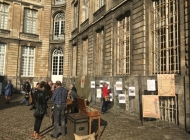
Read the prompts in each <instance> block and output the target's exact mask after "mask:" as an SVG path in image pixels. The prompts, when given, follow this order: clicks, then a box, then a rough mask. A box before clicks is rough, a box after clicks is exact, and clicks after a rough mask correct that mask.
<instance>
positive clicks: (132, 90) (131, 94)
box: [129, 87, 135, 96]
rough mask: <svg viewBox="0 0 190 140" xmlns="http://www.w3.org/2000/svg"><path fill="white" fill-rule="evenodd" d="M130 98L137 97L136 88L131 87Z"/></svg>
mask: <svg viewBox="0 0 190 140" xmlns="http://www.w3.org/2000/svg"><path fill="white" fill-rule="evenodd" d="M129 96H135V87H129Z"/></svg>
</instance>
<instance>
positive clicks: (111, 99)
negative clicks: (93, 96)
mask: <svg viewBox="0 0 190 140" xmlns="http://www.w3.org/2000/svg"><path fill="white" fill-rule="evenodd" d="M110 101H111V102H112V101H113V94H112V93H110Z"/></svg>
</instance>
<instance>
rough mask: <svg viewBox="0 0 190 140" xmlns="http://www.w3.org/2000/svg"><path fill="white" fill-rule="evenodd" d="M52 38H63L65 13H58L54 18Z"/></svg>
mask: <svg viewBox="0 0 190 140" xmlns="http://www.w3.org/2000/svg"><path fill="white" fill-rule="evenodd" d="M53 39H54V40H58V39H62V40H63V39H65V14H64V13H58V14H57V15H56V16H55V18H54V36H53Z"/></svg>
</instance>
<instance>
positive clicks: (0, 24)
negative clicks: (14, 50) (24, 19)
mask: <svg viewBox="0 0 190 140" xmlns="http://www.w3.org/2000/svg"><path fill="white" fill-rule="evenodd" d="M7 22H8V5H7V4H2V3H1V4H0V28H1V29H7Z"/></svg>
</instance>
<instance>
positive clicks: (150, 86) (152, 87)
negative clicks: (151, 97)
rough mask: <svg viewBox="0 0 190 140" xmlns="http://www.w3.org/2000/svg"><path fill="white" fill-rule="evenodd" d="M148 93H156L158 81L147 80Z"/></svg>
mask: <svg viewBox="0 0 190 140" xmlns="http://www.w3.org/2000/svg"><path fill="white" fill-rule="evenodd" d="M147 91H156V81H155V80H147Z"/></svg>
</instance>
